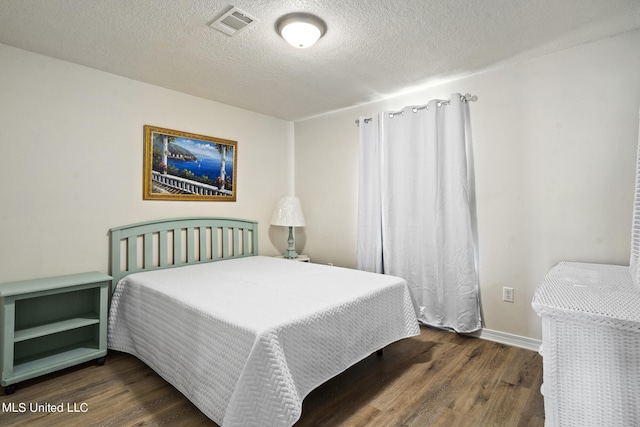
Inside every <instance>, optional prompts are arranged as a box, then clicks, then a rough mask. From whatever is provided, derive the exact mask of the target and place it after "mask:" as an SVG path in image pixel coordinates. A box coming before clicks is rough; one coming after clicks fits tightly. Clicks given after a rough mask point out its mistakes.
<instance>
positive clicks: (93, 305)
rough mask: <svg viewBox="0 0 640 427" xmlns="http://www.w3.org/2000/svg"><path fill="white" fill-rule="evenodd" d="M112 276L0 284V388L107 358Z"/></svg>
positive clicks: (12, 388)
mask: <svg viewBox="0 0 640 427" xmlns="http://www.w3.org/2000/svg"><path fill="white" fill-rule="evenodd" d="M110 283H111V276H108V275H106V274H103V273H98V272H90V273H81V274H72V275H68V276H57V277H50V278H46V279H35V280H25V281H20V282H11V283H3V284H0V322H1V324H0V328H1V331H2V339H1V340H0V363H1V367H2V376H1V380H0V384H1V385H2V386H3V387H5V393H6V394H11V393H13V392H14V391H15V389H16V383H18V382H20V381H23V380H27V379H30V378H34V377H37V376H40V375H44V374H48V373H50V372H54V371H57V370H60V369H64V368H67V367H69V366H73V365H77V364H79V363H83V362H86V361H89V360H92V359H97V360H98V363H99V364H103V363H104V358H105V356H106V355H107V305H108V293H109V284H110Z"/></svg>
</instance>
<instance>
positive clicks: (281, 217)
mask: <svg viewBox="0 0 640 427" xmlns="http://www.w3.org/2000/svg"><path fill="white" fill-rule="evenodd" d="M271 225H281V226H285V227H304V225H305V222H304V215H303V213H302V205H301V204H300V199H298V198H297V197H294V196H285V197H282V198H281V199H280V200H279V201H278V205H277V206H276V209H275V210H274V211H273V216H272V217H271Z"/></svg>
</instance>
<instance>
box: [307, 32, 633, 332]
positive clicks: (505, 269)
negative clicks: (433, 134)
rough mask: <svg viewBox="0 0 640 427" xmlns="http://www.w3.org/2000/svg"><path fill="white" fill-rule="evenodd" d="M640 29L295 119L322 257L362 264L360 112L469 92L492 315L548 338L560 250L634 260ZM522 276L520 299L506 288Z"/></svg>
mask: <svg viewBox="0 0 640 427" xmlns="http://www.w3.org/2000/svg"><path fill="white" fill-rule="evenodd" d="M638 52H640V31H635V32H630V33H626V34H623V35H620V36H617V37H613V38H608V39H604V40H601V41H598V42H596V43H592V44H588V45H583V46H579V47H576V48H572V49H568V50H564V51H561V52H558V53H555V54H552V55H547V56H544V57H539V58H536V59H533V60H529V61H526V62H520V63H517V64H514V65H509V66H503V67H501V68H498V69H494V70H490V71H486V72H484V73H481V74H477V75H473V76H469V77H466V78H463V79H460V80H458V81H455V82H449V83H446V84H442V85H440V86H436V87H432V88H429V89H424V90H419V91H415V92H413V93H410V94H408V95H403V96H399V97H396V98H393V99H388V100H386V101H381V102H376V103H371V104H367V105H364V106H359V107H357V108H352V109H349V110H344V111H339V112H335V113H332V114H327V115H324V116H321V117H317V118H312V119H308V120H305V121H300V122H296V123H295V143H296V151H295V165H296V192H297V194H298V195H299V196H300V198H301V201H302V204H303V208H304V210H305V216H306V220H307V227H305V228H304V239H305V240H304V247H303V248H300V247H299V248H298V250H299V251H300V250H303V251H304V252H305V253H306V254H309V255H310V256H311V257H312V258H313V260H314V261H315V262H331V263H335V264H336V265H343V266H347V267H354V266H355V251H356V249H355V248H356V230H357V223H356V213H357V168H358V154H357V153H358V128H357V126H356V125H355V124H354V120H355V119H357V118H358V117H359V116H371V115H372V114H374V113H375V112H378V111H386V110H398V109H401V108H402V107H403V106H405V105H415V104H424V103H426V102H427V101H428V100H430V99H433V98H448V97H449V96H450V94H451V93H453V92H460V93H463V94H464V93H467V92H470V93H472V94H475V95H477V96H478V98H479V100H478V101H477V102H476V103H474V104H471V114H472V128H473V138H474V149H475V164H476V183H477V199H478V227H479V239H480V281H481V293H482V308H483V316H484V323H485V324H484V326H485V327H486V328H488V329H492V330H497V331H501V332H506V333H511V334H516V335H521V336H525V337H530V338H536V339H539V338H540V333H541V332H540V320H539V318H538V317H537V315H536V314H535V313H534V312H533V310H532V309H531V300H532V298H533V294H534V291H535V288H536V285H537V284H538V283H539V281H540V280H541V279H542V278H543V277H544V275H545V274H546V272H547V271H548V270H549V269H550V268H551V267H552V266H553V265H555V264H556V263H558V262H559V261H562V260H568V261H587V262H601V263H615V264H626V265H628V259H629V247H630V229H631V210H632V198H633V189H634V177H635V160H634V159H635V154H636V147H637V142H638V107H639V106H640V55H638ZM503 286H510V287H513V288H514V289H515V302H514V303H513V304H510V303H505V302H502V287H503Z"/></svg>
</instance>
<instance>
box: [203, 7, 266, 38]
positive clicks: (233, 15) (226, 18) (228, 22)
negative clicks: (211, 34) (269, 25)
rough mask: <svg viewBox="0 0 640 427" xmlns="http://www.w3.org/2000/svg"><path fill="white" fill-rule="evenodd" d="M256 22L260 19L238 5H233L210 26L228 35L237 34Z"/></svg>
mask: <svg viewBox="0 0 640 427" xmlns="http://www.w3.org/2000/svg"><path fill="white" fill-rule="evenodd" d="M254 22H258V20H257V19H256V18H254V17H253V16H251V15H249V14H248V13H246V12H243V11H242V10H240V9H238V8H237V7H235V6H231V9H229V10H228V11H226V12H225V13H223V14H222V15H221V16H220V17H219V18H218V19H216V20H215V21H213V22H212V23H211V24H209V26H210V27H211V28H213V29H216V30H218V31H222V32H223V33H225V34H226V35H228V36H235V35H236V34H238V33H239V32H241V31H243V30H244V29H245V28H247V27H248V26H249V25H251V24H253V23H254Z"/></svg>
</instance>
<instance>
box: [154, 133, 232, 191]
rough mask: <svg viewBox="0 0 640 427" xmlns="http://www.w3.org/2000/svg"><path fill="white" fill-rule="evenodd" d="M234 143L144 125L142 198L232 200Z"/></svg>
mask: <svg viewBox="0 0 640 427" xmlns="http://www.w3.org/2000/svg"><path fill="white" fill-rule="evenodd" d="M237 166H238V143H237V141H230V140H228V139H221V138H215V137H212V136H204V135H196V134H193V133H187V132H181V131H177V130H171V129H164V128H159V127H155V126H149V125H146V126H145V127H144V168H143V169H144V177H143V178H144V179H143V186H144V190H143V198H144V199H145V200H197V201H225V202H235V201H236V176H237V173H238V170H237Z"/></svg>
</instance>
